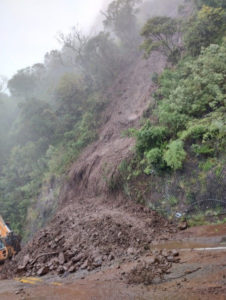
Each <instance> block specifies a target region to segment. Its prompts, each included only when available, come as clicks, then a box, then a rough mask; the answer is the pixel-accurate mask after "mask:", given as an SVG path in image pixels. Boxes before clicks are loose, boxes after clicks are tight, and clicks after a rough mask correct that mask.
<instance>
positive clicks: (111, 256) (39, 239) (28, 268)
mask: <svg viewBox="0 0 226 300" xmlns="http://www.w3.org/2000/svg"><path fill="white" fill-rule="evenodd" d="M128 207H129V208H128ZM79 208H80V209H79V210H78V209H74V210H72V209H66V210H64V211H62V212H61V213H60V214H58V215H57V216H56V217H55V218H54V220H53V221H52V223H51V224H50V225H49V226H48V227H46V228H45V229H43V230H41V231H40V232H39V233H38V234H37V235H36V236H35V237H34V238H33V240H32V241H30V242H29V243H28V244H27V245H26V246H25V247H24V248H23V250H22V251H21V252H20V253H19V254H18V255H17V256H16V257H14V258H13V260H12V261H11V262H7V263H6V264H5V266H4V267H3V270H2V272H3V273H4V272H5V273H6V274H7V276H8V277H10V276H14V275H15V274H17V275H20V276H43V275H46V274H58V275H63V274H64V273H74V272H78V271H87V272H90V271H93V270H96V269H98V268H101V267H103V266H110V265H112V264H114V263H115V261H117V260H119V259H121V258H124V259H125V260H130V259H134V258H137V257H139V256H141V255H143V254H144V253H145V252H147V251H150V246H151V245H152V242H153V241H154V240H156V239H161V237H162V236H163V237H164V238H166V236H167V237H169V236H170V234H171V233H174V232H175V228H174V226H173V225H172V224H169V223H168V222H167V221H166V220H164V219H163V218H162V217H160V216H159V215H158V214H157V213H155V212H153V211H151V210H149V209H147V208H144V207H142V206H139V205H136V204H133V205H132V206H127V208H124V207H122V208H121V211H120V212H118V210H117V213H115V212H114V211H113V210H109V209H108V208H107V209H106V208H105V209H103V207H102V211H100V212H98V213H96V211H97V210H96V207H95V206H94V205H91V206H90V205H88V206H87V205H85V203H83V205H81V206H80V207H79ZM78 211H79V213H78ZM168 260H172V259H171V257H170V256H169V257H168Z"/></svg>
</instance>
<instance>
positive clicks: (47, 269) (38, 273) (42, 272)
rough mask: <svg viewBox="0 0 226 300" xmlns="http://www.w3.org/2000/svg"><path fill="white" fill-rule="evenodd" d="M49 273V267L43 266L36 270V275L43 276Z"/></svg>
mask: <svg viewBox="0 0 226 300" xmlns="http://www.w3.org/2000/svg"><path fill="white" fill-rule="evenodd" d="M48 272H49V267H47V266H45V267H42V268H41V269H39V270H38V272H37V275H38V276H43V275H46V274H47V273H48Z"/></svg>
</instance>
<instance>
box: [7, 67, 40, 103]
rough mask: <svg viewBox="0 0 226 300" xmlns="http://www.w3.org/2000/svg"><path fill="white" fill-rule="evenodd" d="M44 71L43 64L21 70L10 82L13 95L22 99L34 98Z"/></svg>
mask: <svg viewBox="0 0 226 300" xmlns="http://www.w3.org/2000/svg"><path fill="white" fill-rule="evenodd" d="M44 71H45V68H44V65H43V64H35V65H33V66H32V67H28V68H25V69H22V70H19V71H18V72H17V73H16V74H15V75H14V76H13V77H12V78H11V79H10V80H9V82H8V88H9V90H10V92H11V94H12V95H13V96H15V97H20V98H27V97H32V96H34V95H35V94H36V93H35V91H36V88H38V87H39V84H40V81H41V79H42V76H43V73H44ZM36 96H37V95H36Z"/></svg>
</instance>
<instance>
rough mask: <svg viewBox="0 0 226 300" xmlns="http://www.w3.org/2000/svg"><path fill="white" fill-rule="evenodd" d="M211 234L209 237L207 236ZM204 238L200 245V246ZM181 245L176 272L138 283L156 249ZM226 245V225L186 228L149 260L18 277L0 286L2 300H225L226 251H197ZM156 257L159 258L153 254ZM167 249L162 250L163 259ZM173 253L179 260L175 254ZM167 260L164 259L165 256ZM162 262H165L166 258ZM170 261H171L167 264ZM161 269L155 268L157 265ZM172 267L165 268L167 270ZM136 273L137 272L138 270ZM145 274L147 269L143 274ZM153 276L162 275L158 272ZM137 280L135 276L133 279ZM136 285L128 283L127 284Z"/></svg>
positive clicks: (153, 260) (146, 257) (148, 254)
mask: <svg viewBox="0 0 226 300" xmlns="http://www.w3.org/2000/svg"><path fill="white" fill-rule="evenodd" d="M209 232H211V235H209ZM197 239H200V241H201V244H200V242H199V240H197ZM172 245H174V246H176V245H180V247H179V248H178V251H179V254H180V255H179V258H180V260H179V262H178V263H176V264H173V266H172V268H169V269H168V268H166V272H165V274H162V275H163V276H162V279H161V276H158V277H157V278H154V279H153V278H152V280H151V284H150V282H147V285H144V284H143V283H140V282H137V281H136V278H137V277H136V274H137V273H136V270H138V271H139V275H141V276H139V278H142V276H144V278H145V279H147V276H146V274H147V273H146V271H145V272H144V273H143V267H142V266H143V265H144V264H145V262H146V265H147V264H149V270H150V273H149V276H151V275H152V274H153V267H152V268H150V265H153V264H156V258H158V256H159V255H156V254H157V253H159V252H158V250H155V248H157V249H159V248H163V249H164V248H169V247H171V246H172ZM201 245H202V246H203V247H219V246H221V247H223V246H224V248H225V246H226V227H225V225H217V226H215V225H208V226H201V227H195V228H192V229H188V230H186V231H184V232H183V233H177V235H176V237H174V239H173V240H170V241H166V242H161V243H160V244H157V245H155V246H152V247H151V251H147V252H146V254H145V255H141V256H139V258H137V259H134V258H132V259H131V261H128V259H126V260H124V259H123V258H121V259H119V260H118V261H115V262H114V263H113V264H112V265H111V266H105V267H102V268H101V269H98V270H96V271H91V272H87V271H82V272H79V273H75V274H68V275H67V276H66V277H65V276H61V277H58V276H55V275H54V276H49V275H48V276H44V277H41V279H39V278H32V277H30V278H20V279H17V280H2V281H0V299H1V300H22V299H24V300H25V299H26V300H50V299H51V300H72V299H76V300H115V299H118V300H149V299H153V300H162V299H169V300H171V299H172V300H188V299H189V300H190V299H191V300H203V299H205V300H207V299H208V300H212V299H217V300H218V299H219V300H223V299H226V263H225V257H226V250H223V249H221V250H211V251H196V250H195V249H192V248H196V247H200V246H201ZM153 253H155V254H154V255H153ZM164 253H167V254H168V250H163V251H162V255H160V259H162V258H163V256H164V255H163V254H164ZM171 254H173V255H176V256H174V257H175V258H176V259H178V256H177V251H175V250H174V251H172V252H171ZM164 257H165V256H164ZM163 259H164V258H163ZM169 260H170V259H169ZM157 265H158V264H156V266H157ZM166 265H168V263H166V262H165V263H164V266H165V267H166ZM134 270H135V271H134ZM145 270H147V268H146V269H145ZM154 270H155V271H157V272H159V271H158V269H157V268H154ZM131 274H132V275H135V276H132V277H131ZM131 278H132V282H130V284H128V279H129V280H130V279H131Z"/></svg>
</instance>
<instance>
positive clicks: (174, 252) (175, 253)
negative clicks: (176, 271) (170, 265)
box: [171, 249, 179, 257]
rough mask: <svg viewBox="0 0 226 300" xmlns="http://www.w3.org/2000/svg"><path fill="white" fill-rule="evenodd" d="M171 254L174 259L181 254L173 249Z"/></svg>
mask: <svg viewBox="0 0 226 300" xmlns="http://www.w3.org/2000/svg"><path fill="white" fill-rule="evenodd" d="M171 252H172V255H173V256H174V257H176V256H179V252H178V251H177V250H176V249H173V250H172V251H171Z"/></svg>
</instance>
